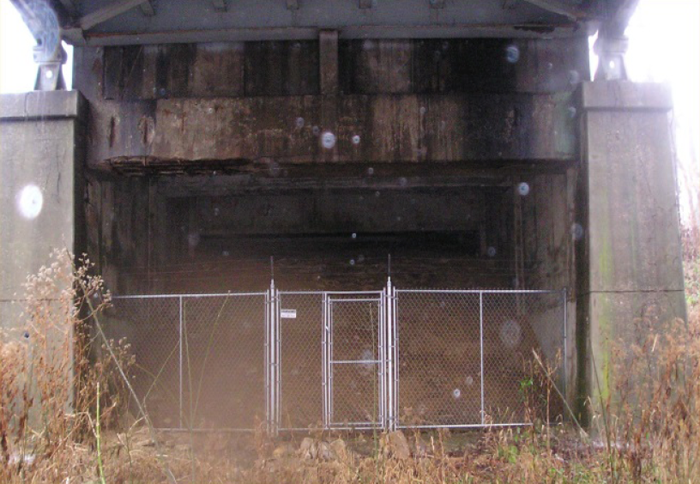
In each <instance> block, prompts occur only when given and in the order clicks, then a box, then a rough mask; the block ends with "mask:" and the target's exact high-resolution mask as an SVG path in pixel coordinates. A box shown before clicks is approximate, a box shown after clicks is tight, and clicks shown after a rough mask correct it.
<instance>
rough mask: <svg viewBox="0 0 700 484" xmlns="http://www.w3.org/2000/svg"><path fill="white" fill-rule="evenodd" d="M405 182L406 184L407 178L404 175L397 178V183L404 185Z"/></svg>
mask: <svg viewBox="0 0 700 484" xmlns="http://www.w3.org/2000/svg"><path fill="white" fill-rule="evenodd" d="M407 184H408V180H406V178H405V177H401V178H399V185H401V186H402V187H405V186H406V185H407Z"/></svg>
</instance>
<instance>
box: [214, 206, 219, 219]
mask: <svg viewBox="0 0 700 484" xmlns="http://www.w3.org/2000/svg"><path fill="white" fill-rule="evenodd" d="M218 216H219V207H214V217H218Z"/></svg>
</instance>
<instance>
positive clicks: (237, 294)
mask: <svg viewBox="0 0 700 484" xmlns="http://www.w3.org/2000/svg"><path fill="white" fill-rule="evenodd" d="M266 295H267V292H223V293H213V294H124V295H120V296H114V295H113V296H112V299H179V298H183V299H184V298H189V299H196V298H202V297H246V296H266Z"/></svg>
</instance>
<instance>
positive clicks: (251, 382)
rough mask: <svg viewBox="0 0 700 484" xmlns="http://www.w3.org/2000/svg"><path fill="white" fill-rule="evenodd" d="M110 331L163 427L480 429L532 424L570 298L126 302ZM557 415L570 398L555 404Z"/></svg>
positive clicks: (562, 344)
mask: <svg viewBox="0 0 700 484" xmlns="http://www.w3.org/2000/svg"><path fill="white" fill-rule="evenodd" d="M106 316H107V317H106V320H107V322H106V323H107V324H106V325H105V326H106V330H107V333H108V336H109V337H110V338H114V339H120V338H126V339H127V340H128V341H129V342H130V343H131V345H132V350H133V352H134V354H135V355H136V361H137V364H136V367H135V368H134V369H133V374H132V379H133V381H132V383H133V385H134V388H135V390H136V392H137V394H138V396H139V398H140V399H141V401H142V403H143V404H144V406H145V407H146V409H147V411H148V412H149V414H150V415H151V417H152V420H153V422H154V425H155V426H156V427H158V428H162V429H173V430H185V429H197V430H252V429H255V428H258V427H259V426H262V425H264V426H265V428H267V429H268V431H271V432H273V433H274V432H277V431H280V430H282V431H293V430H309V429H314V428H316V429H358V430H359V429H369V428H383V429H386V428H397V427H398V428H405V427H426V428H437V427H481V426H486V425H516V424H523V423H526V422H528V415H526V411H527V409H528V408H527V405H526V401H527V397H528V395H532V393H533V391H536V390H537V389H536V388H533V382H532V379H531V376H532V374H533V368H534V367H533V365H534V363H533V351H535V352H537V353H538V354H539V355H541V357H542V359H543V361H544V363H545V365H551V366H552V367H554V368H559V369H558V370H556V372H555V373H553V378H554V380H555V383H556V384H557V385H558V386H559V388H560V389H562V390H564V389H565V385H566V381H565V373H564V371H563V369H562V368H563V365H562V364H561V362H562V360H563V359H565V357H566V339H565V334H566V330H565V329H566V328H565V324H566V307H565V294H564V293H563V292H562V291H505V290H504V291H495V290H494V291H490V290H483V291H482V290H405V289H392V287H391V284H388V286H387V288H385V289H384V290H382V291H374V292H321V291H318V292H292V291H282V292H280V291H277V290H275V289H274V286H272V287H271V289H270V290H269V291H267V292H260V293H232V294H202V295H161V296H121V297H114V298H113V307H112V308H110V309H109V310H108V311H107V313H106ZM548 404H549V405H550V407H549V409H548V410H549V415H551V416H556V415H561V412H562V410H563V409H562V408H561V407H562V402H561V401H559V400H558V399H556V398H553V399H552V400H551V402H549V403H548Z"/></svg>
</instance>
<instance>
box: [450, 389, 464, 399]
mask: <svg viewBox="0 0 700 484" xmlns="http://www.w3.org/2000/svg"><path fill="white" fill-rule="evenodd" d="M452 396H453V397H454V399H455V400H457V399H459V398H460V397H461V396H462V390H460V389H459V388H455V389H454V390H452Z"/></svg>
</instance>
